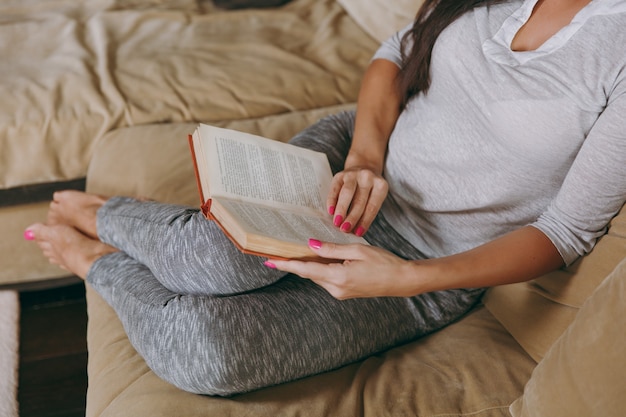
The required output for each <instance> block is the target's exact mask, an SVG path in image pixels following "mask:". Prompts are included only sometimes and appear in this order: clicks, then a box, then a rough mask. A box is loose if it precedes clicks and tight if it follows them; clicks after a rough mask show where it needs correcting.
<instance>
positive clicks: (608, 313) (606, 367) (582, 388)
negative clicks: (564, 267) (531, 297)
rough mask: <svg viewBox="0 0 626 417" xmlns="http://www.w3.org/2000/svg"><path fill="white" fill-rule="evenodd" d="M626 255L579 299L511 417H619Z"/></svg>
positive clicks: (625, 401)
mask: <svg viewBox="0 0 626 417" xmlns="http://www.w3.org/2000/svg"><path fill="white" fill-rule="evenodd" d="M625 294H626V259H624V260H623V261H622V262H621V263H620V264H619V265H618V266H617V268H615V270H614V271H613V272H612V273H611V274H610V275H609V276H608V277H607V278H606V279H605V280H604V282H603V283H602V284H601V285H600V286H599V287H598V288H597V289H596V291H595V292H594V293H593V295H592V296H591V297H590V298H589V299H588V300H587V301H586V302H585V303H584V304H583V307H582V308H581V309H580V311H579V312H578V314H577V316H576V319H575V320H574V322H573V323H572V325H571V326H570V327H569V328H568V329H567V330H566V331H565V333H564V334H563V335H562V336H561V337H560V338H559V339H558V340H557V342H556V343H555V344H554V345H553V346H552V347H551V348H550V350H549V351H548V353H547V354H546V357H545V358H544V359H543V361H541V362H540V363H539V365H538V366H537V367H536V368H535V370H534V371H533V373H532V375H531V378H530V380H529V381H528V383H527V384H526V387H525V388H524V394H523V395H522V396H521V397H520V398H518V399H517V400H516V401H515V402H514V403H513V404H512V405H511V407H510V412H511V414H512V416H513V417H530V416H532V417H559V416H567V417H572V416H605V417H610V416H623V415H624V410H626V396H625V395H624V375H626V361H624V346H626V332H624V329H626V302H624V295H625Z"/></svg>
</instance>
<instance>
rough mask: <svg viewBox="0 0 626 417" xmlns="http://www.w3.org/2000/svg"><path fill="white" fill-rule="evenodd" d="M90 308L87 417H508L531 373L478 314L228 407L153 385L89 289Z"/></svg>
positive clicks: (228, 402)
mask: <svg viewBox="0 0 626 417" xmlns="http://www.w3.org/2000/svg"><path fill="white" fill-rule="evenodd" d="M87 307H88V315H89V323H88V333H87V343H88V349H89V362H88V376H89V386H88V391H87V410H86V417H171V416H185V417H240V416H255V417H296V416H315V417H336V416H350V417H360V416H361V417H380V416H392V415H393V416H417V415H419V416H421V417H429V416H430V417H434V416H458V415H472V416H474V417H509V412H508V408H509V406H510V404H511V402H513V401H514V400H515V398H517V397H519V396H520V395H521V393H522V390H523V387H524V384H525V382H526V381H527V379H528V378H529V376H530V374H531V372H532V370H533V368H534V367H535V362H534V361H533V360H532V359H531V358H530V357H529V356H528V355H527V354H526V353H525V352H524V351H523V349H521V347H520V346H519V345H518V344H517V343H516V342H515V340H514V339H513V338H512V337H511V336H510V335H509V334H508V332H507V331H506V330H505V329H504V328H503V327H502V326H501V325H500V324H499V323H498V322H497V320H495V319H494V318H493V316H492V315H491V314H490V313H489V312H488V311H487V310H486V309H484V308H479V309H478V310H476V311H474V312H473V313H471V314H470V315H468V316H467V317H465V318H464V319H463V320H461V321H459V322H457V323H455V324H453V325H451V326H449V327H447V328H445V329H443V330H442V331H440V332H437V333H435V334H433V335H431V336H428V337H426V338H424V339H421V340H419V341H416V342H413V343H409V344H407V345H404V346H401V347H398V348H395V349H392V350H390V351H388V352H385V353H381V354H379V355H374V356H372V357H370V358H368V359H366V360H365V361H362V362H358V363H355V364H352V365H348V366H345V367H342V368H340V369H337V370H335V371H332V372H328V373H323V374H320V375H316V376H312V377H309V378H305V379H302V380H299V381H295V382H290V383H286V384H282V385H278V386H274V387H269V388H265V389H261V390H258V391H254V392H251V393H247V394H243V395H239V396H235V397H230V398H220V397H208V396H201V395H195V394H190V393H187V392H184V391H181V390H179V389H177V388H175V387H174V386H172V385H170V384H168V383H166V382H164V381H163V380H161V379H159V378H158V377H157V376H156V375H155V374H154V373H153V372H152V371H151V370H150V369H149V368H148V367H147V365H146V363H145V362H144V360H143V359H142V358H141V357H140V356H139V355H138V354H137V352H136V351H135V350H134V349H133V347H132V345H131V344H130V342H129V341H128V338H127V337H126V335H125V332H124V329H123V327H122V325H121V323H120V321H119V320H118V319H117V317H116V315H115V312H114V311H113V310H112V309H111V308H110V307H109V306H108V305H107V304H106V302H105V301H104V300H103V299H102V298H101V297H100V296H99V295H98V294H97V293H96V292H95V291H93V289H92V288H91V287H90V286H87ZM486 363H488V364H489V366H485V364H486Z"/></svg>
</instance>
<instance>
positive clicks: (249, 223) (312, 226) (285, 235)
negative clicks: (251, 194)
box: [214, 199, 366, 245]
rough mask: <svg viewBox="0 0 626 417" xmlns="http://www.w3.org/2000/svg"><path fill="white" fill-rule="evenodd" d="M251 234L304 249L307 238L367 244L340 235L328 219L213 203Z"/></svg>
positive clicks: (253, 206)
mask: <svg viewBox="0 0 626 417" xmlns="http://www.w3.org/2000/svg"><path fill="white" fill-rule="evenodd" d="M214 203H218V204H219V205H221V206H222V207H223V208H224V209H225V210H227V211H228V212H229V213H230V215H231V216H233V218H234V219H235V220H236V221H237V222H238V223H239V225H240V226H241V227H242V228H243V229H244V230H245V231H246V232H247V233H251V234H257V235H262V236H268V237H271V238H275V239H279V240H282V241H286V242H293V243H300V244H304V245H307V243H308V240H309V238H315V239H319V240H322V241H325V242H335V243H366V241H365V239H363V238H361V237H358V236H356V235H354V234H350V233H343V232H341V231H339V230H338V229H337V228H336V227H334V226H333V225H332V222H331V220H330V216H329V217H328V218H324V217H320V216H315V215H307V214H303V213H298V212H293V211H286V210H278V209H271V208H267V207H263V206H259V205H252V204H246V203H241V202H238V201H232V200H225V199H219V200H214Z"/></svg>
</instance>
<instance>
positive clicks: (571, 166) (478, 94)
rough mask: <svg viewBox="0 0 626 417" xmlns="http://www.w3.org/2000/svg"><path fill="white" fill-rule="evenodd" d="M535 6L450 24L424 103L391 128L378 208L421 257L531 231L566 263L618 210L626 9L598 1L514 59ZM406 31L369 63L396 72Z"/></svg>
mask: <svg viewBox="0 0 626 417" xmlns="http://www.w3.org/2000/svg"><path fill="white" fill-rule="evenodd" d="M536 1H537V0H516V1H510V2H507V3H503V4H499V5H496V6H490V7H487V6H485V7H479V8H477V9H475V10H474V11H472V12H469V13H467V14H465V15H463V16H462V17H461V18H459V19H458V20H457V21H455V22H454V23H452V24H451V25H450V26H449V27H448V28H446V29H445V30H444V31H443V33H442V34H441V35H440V37H439V38H438V40H437V42H436V44H435V47H434V50H433V55H432V63H431V78H432V84H431V87H430V89H429V91H428V93H427V94H419V95H418V96H416V97H415V98H413V99H412V100H411V101H410V102H409V104H408V106H407V107H406V109H405V110H404V111H403V112H402V114H401V115H400V117H399V119H398V121H397V123H396V126H395V129H394V131H393V133H392V135H391V138H390V141H389V147H388V154H387V158H386V162H385V171H384V175H385V177H386V179H387V180H388V182H389V188H390V191H389V197H388V198H387V200H386V202H385V204H384V205H383V209H382V212H383V214H384V215H385V217H386V219H387V220H388V221H389V223H390V224H391V225H392V226H393V227H394V228H395V229H396V230H397V231H398V232H399V233H401V234H402V235H403V236H404V237H405V238H406V239H407V240H409V241H410V242H411V243H412V244H413V245H415V246H416V247H417V248H419V249H420V250H421V251H422V252H423V254H424V256H425V257H440V256H445V255H450V254H453V253H457V252H461V251H464V250H468V249H470V248H472V247H475V246H478V245H480V244H482V243H485V242H487V241H489V240H492V239H494V238H496V237H498V236H501V235H503V234H505V233H506V232H509V231H512V230H514V229H516V228H519V227H522V226H525V225H532V226H534V227H536V228H538V229H539V230H541V231H542V232H544V233H545V234H546V235H547V236H548V237H549V238H550V240H551V241H552V242H553V244H554V245H555V246H556V247H557V249H558V250H559V252H560V254H561V256H562V257H563V259H564V261H565V263H566V264H571V263H572V262H573V261H574V260H576V259H577V258H578V257H579V256H581V255H583V254H585V253H587V252H589V251H590V250H591V249H592V247H593V246H594V245H595V242H596V240H597V239H598V237H600V236H601V235H602V234H604V233H605V232H606V227H607V224H608V222H609V221H610V219H611V218H612V217H613V216H614V215H615V214H616V213H617V211H618V210H619V209H620V207H621V206H622V205H623V204H624V201H625V200H626V0H594V1H592V2H591V3H589V5H588V6H586V7H585V8H584V9H583V10H581V12H579V13H578V14H577V15H576V17H575V18H574V19H573V20H572V22H571V23H570V24H569V25H568V26H566V27H565V28H563V29H562V30H561V31H559V32H558V33H557V34H556V35H554V36H553V37H552V38H550V39H549V40H548V41H547V42H545V43H544V44H543V45H542V46H541V47H539V48H538V49H537V50H535V51H528V52H514V51H512V50H511V49H510V46H509V45H510V43H511V40H512V39H513V37H514V35H515V34H516V33H517V31H518V30H519V28H520V27H521V26H522V25H523V24H524V23H525V21H526V20H527V19H528V17H529V16H530V13H531V11H532V9H533V7H534V5H535V3H536ZM407 29H408V28H407ZM405 30H406V29H405ZM403 32H404V30H403V31H401V32H399V34H396V35H395V36H393V37H392V38H390V39H389V40H388V41H387V42H385V43H384V44H383V45H382V46H381V48H380V49H379V50H378V52H377V53H376V55H375V56H374V58H373V59H387V60H390V61H392V62H395V63H396V64H397V65H399V66H400V65H401V58H400V52H399V42H400V41H399V40H400V36H401V35H402V33H403Z"/></svg>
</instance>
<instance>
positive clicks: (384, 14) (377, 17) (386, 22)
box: [337, 0, 424, 42]
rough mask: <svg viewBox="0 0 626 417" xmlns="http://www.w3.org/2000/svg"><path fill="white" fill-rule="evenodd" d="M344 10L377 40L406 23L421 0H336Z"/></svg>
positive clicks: (383, 39)
mask: <svg viewBox="0 0 626 417" xmlns="http://www.w3.org/2000/svg"><path fill="white" fill-rule="evenodd" d="M337 1H338V3H339V4H341V5H342V6H343V8H344V9H345V10H346V12H347V13H348V14H349V15H350V17H352V19H354V20H355V21H356V23H357V24H358V25H359V26H361V28H362V29H363V30H364V31H365V32H367V33H368V34H369V35H370V36H372V37H373V38H374V39H376V40H377V41H378V42H383V41H385V40H387V38H389V37H390V36H391V35H393V34H394V33H395V32H397V31H398V30H400V29H402V28H403V27H405V26H406V25H408V24H409V23H410V22H411V21H413V19H414V18H415V15H416V14H417V10H418V9H419V8H420V6H421V5H422V3H423V2H424V1H423V0H387V1H385V0H337Z"/></svg>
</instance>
